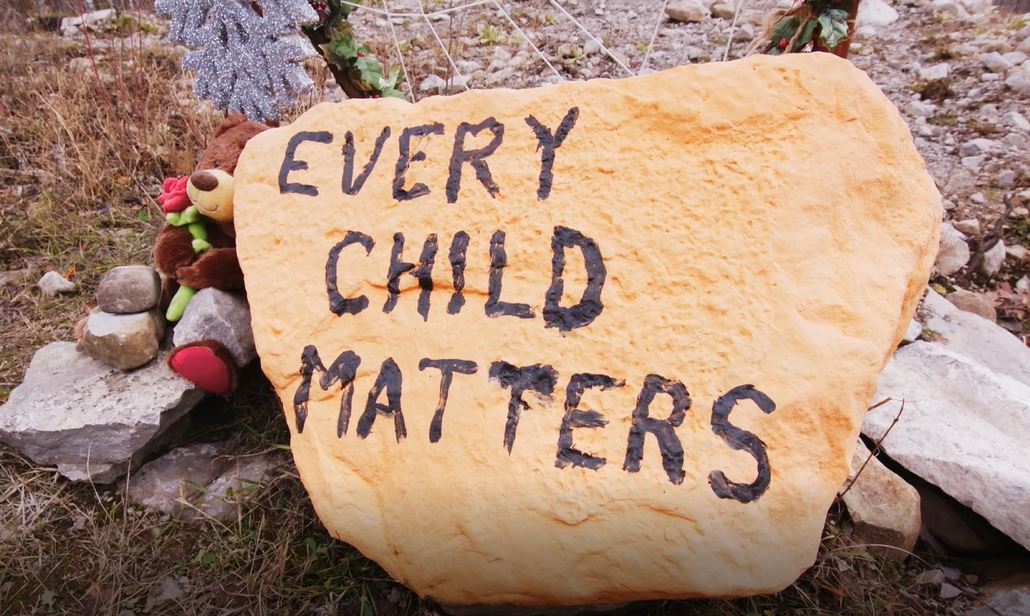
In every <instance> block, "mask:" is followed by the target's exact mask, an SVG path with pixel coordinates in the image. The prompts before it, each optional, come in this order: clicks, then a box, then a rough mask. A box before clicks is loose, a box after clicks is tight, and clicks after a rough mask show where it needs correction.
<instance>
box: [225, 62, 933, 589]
mask: <svg viewBox="0 0 1030 616" xmlns="http://www.w3.org/2000/svg"><path fill="white" fill-rule="evenodd" d="M236 177H237V191H238V192H237V200H236V207H237V210H236V229H237V232H238V247H239V255H240V261H241V264H242V266H243V270H244V274H245V277H246V284H247V291H248V297H249V300H250V302H251V308H252V314H253V325H254V334H255V341H256V345H257V349H258V353H259V355H260V357H261V361H262V367H263V369H264V371H265V372H266V374H267V375H268V376H269V378H270V379H271V381H272V383H273V384H274V385H275V387H276V389H277V390H278V392H279V395H280V397H281V399H282V402H283V407H284V409H285V412H286V416H287V420H288V423H289V426H290V429H291V431H292V436H293V438H292V449H293V453H294V456H295V458H296V462H297V466H298V468H299V470H300V475H301V477H302V479H303V481H304V484H305V486H306V487H307V490H308V492H309V493H310V495H311V499H312V502H313V503H314V506H315V509H316V510H317V512H318V514H319V516H320V517H321V519H322V521H323V522H324V523H325V525H326V526H327V527H328V528H329V530H330V531H331V532H332V533H333V534H334V535H335V536H337V537H339V538H341V539H344V540H345V541H347V542H349V543H351V544H353V545H355V546H356V547H357V548H359V549H360V550H361V551H362V552H363V553H365V554H366V555H368V556H370V557H371V558H373V559H375V560H376V561H378V562H379V563H380V564H381V565H382V566H383V567H384V568H385V569H386V570H387V571H389V572H390V574H391V575H393V576H394V577H396V578H397V579H398V580H400V581H402V582H404V583H405V584H407V585H409V586H410V587H412V588H413V589H414V590H416V591H417V592H419V593H421V594H423V595H427V596H430V597H432V598H434V599H437V600H439V601H441V602H443V603H447V604H452V605H467V604H486V605H506V604H507V605H542V604H552V605H572V604H584V603H610V602H619V601H627V600H634V599H644V598H661V597H691V596H730V595H746V594H752V593H766V592H772V591H776V590H779V589H782V588H784V587H785V586H787V585H788V584H790V583H791V582H792V581H793V580H794V579H795V578H796V577H797V576H798V575H799V574H800V573H801V572H802V571H803V570H804V569H805V568H806V567H808V566H809V565H810V564H811V563H812V562H813V559H814V558H815V554H816V550H817V547H818V544H819V539H820V533H821V530H822V527H823V522H824V516H825V513H826V511H827V508H828V507H829V505H830V503H831V501H832V500H833V498H834V495H835V494H836V493H837V489H838V488H839V487H840V485H841V484H842V483H843V482H844V480H845V479H846V478H847V476H848V468H849V461H850V458H851V454H852V449H853V447H854V444H855V439H856V437H857V435H858V430H859V424H860V421H861V418H862V415H863V412H864V411H865V409H866V406H867V404H868V402H869V399H870V397H871V395H872V393H873V390H874V388H875V386H876V377H877V374H878V373H879V371H880V369H881V368H882V367H883V366H884V363H885V362H886V361H887V358H888V357H889V355H890V352H891V351H892V350H893V349H894V347H895V346H896V343H897V342H898V340H899V339H900V338H901V336H902V335H903V333H904V331H905V328H906V326H907V325H908V323H909V319H910V318H911V316H912V313H913V311H914V309H915V306H916V302H917V301H918V299H919V296H920V294H921V292H922V290H923V288H925V284H926V280H927V276H928V272H929V270H930V267H931V265H932V264H933V262H934V256H935V251H936V247H937V243H938V228H939V224H940V216H941V209H940V203H939V196H938V194H937V193H936V191H935V189H934V186H933V183H932V182H931V180H930V178H929V177H928V175H927V173H926V171H925V168H924V165H923V162H922V161H921V160H920V158H919V156H918V154H917V153H916V150H915V149H914V147H913V145H912V142H911V138H910V135H909V132H908V130H907V129H906V127H905V125H904V123H903V122H902V120H901V118H900V116H899V115H898V112H897V110H896V109H895V108H894V107H893V106H892V105H891V104H890V103H889V102H888V101H887V99H886V98H885V97H884V96H883V94H882V93H880V92H879V91H878V90H877V88H876V87H875V86H874V85H873V84H872V82H870V80H869V79H868V78H867V77H866V76H865V75H864V74H863V73H861V72H860V71H858V70H857V69H855V68H853V67H852V66H851V65H850V64H848V63H847V62H845V61H842V60H839V59H836V58H833V57H831V56H828V55H821V54H816V55H805V56H791V57H788V58H780V59H772V58H767V57H758V58H752V59H748V60H745V61H739V62H732V63H721V64H710V65H704V66H691V67H686V68H680V69H675V70H671V71H666V72H662V73H657V74H654V75H648V76H645V77H638V78H633V79H627V80H624V81H606V80H598V81H591V82H587V83H572V84H563V85H559V86H554V87H549V88H544V89H537V90H526V91H518V92H516V91H490V92H470V93H466V94H462V95H460V96H455V97H447V98H445V97H434V98H428V99H425V100H423V101H421V102H420V103H418V104H416V105H411V104H408V103H406V102H403V101H398V100H378V101H347V102H344V103H339V104H324V105H320V106H318V107H315V108H314V109H312V110H310V111H308V112H307V113H305V114H304V115H303V116H301V117H300V118H299V119H298V120H297V121H296V122H294V123H293V124H292V125H290V126H285V127H282V128H278V129H275V130H270V131H268V132H265V133H262V134H261V135H258V136H257V137H255V138H254V139H253V140H252V141H251V142H250V143H249V144H248V146H247V148H246V150H245V152H244V153H243V156H242V158H241V161H240V164H239V167H238V168H237V170H236Z"/></svg>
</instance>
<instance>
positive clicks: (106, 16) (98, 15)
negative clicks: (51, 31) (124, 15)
mask: <svg viewBox="0 0 1030 616" xmlns="http://www.w3.org/2000/svg"><path fill="white" fill-rule="evenodd" d="M116 14H117V11H115V10H114V9H103V10H100V11H91V12H89V13H85V14H83V15H76V16H74V17H65V18H64V19H62V20H61V34H63V35H64V36H71V35H73V34H76V33H77V32H78V31H79V29H80V28H82V26H85V25H90V24H96V23H101V22H105V21H108V20H110V19H114V17H115V15H116Z"/></svg>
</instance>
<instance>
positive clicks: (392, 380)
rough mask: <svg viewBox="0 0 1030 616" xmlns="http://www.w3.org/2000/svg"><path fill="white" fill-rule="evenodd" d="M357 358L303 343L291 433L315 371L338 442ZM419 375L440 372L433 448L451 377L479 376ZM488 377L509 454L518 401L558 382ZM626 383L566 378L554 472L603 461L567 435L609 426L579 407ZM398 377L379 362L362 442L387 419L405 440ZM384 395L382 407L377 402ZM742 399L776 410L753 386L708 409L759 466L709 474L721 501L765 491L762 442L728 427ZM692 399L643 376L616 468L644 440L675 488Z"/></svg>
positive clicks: (499, 374)
mask: <svg viewBox="0 0 1030 616" xmlns="http://www.w3.org/2000/svg"><path fill="white" fill-rule="evenodd" d="M360 365H361V357H360V356H358V354H357V353H354V352H353V351H349V350H347V351H344V352H342V353H340V355H339V356H338V357H337V358H336V359H335V360H334V361H333V362H332V364H330V366H329V367H328V368H326V367H325V364H324V363H323V362H322V359H321V357H319V354H318V350H317V348H316V347H315V346H314V345H308V346H307V347H305V348H304V351H303V353H302V354H301V367H300V374H301V377H302V379H301V383H300V385H298V387H297V390H296V392H295V393H294V396H293V411H294V419H295V422H296V427H297V433H298V434H301V433H303V432H304V424H305V422H306V421H307V417H308V400H309V397H310V393H311V382H312V380H313V379H314V376H315V373H316V372H317V373H318V374H319V378H318V384H319V386H320V387H321V388H322V390H323V391H329V389H330V388H332V387H333V386H334V385H337V386H338V387H339V388H340V390H341V393H342V395H341V398H340V410H339V414H338V416H337V422H336V436H337V438H342V437H343V436H344V435H346V434H347V431H348V429H349V426H350V419H351V409H352V404H353V398H354V379H355V376H356V375H357V371H358V367H359V366H360ZM418 368H419V370H420V371H424V370H427V369H433V370H439V371H440V375H441V378H440V395H439V400H438V402H437V405H436V408H435V410H434V412H433V419H432V421H431V422H430V425H429V442H430V443H437V442H439V441H440V438H441V437H442V435H443V418H444V412H445V411H446V408H447V398H448V395H449V393H450V388H451V385H452V383H453V381H454V375H455V374H461V375H473V374H476V373H477V372H478V371H479V366H478V364H477V363H476V362H474V361H470V360H464V359H430V358H423V359H422V360H421V361H420V362H419V365H418ZM488 375H489V379H490V381H492V382H496V383H497V384H498V386H500V387H502V388H504V389H507V390H509V392H510V395H509V400H508V408H507V421H506V422H505V427H504V447H505V449H507V450H508V453H509V454H510V453H511V450H512V447H513V446H514V444H515V436H516V432H517V430H518V426H519V418H520V416H521V413H522V411H523V410H526V409H528V408H529V405H528V404H527V403H526V402H525V401H524V400H523V395H524V394H525V393H526V392H529V391H532V392H536V393H537V394H540V395H542V396H546V397H551V396H552V394H553V393H554V390H555V387H556V385H557V383H558V372H557V371H556V370H555V369H554V368H553V367H552V366H549V365H546V364H544V365H541V364H533V365H529V366H514V365H512V364H510V363H508V362H505V361H495V362H492V363H491V364H490V369H489V372H488ZM624 386H625V381H623V380H621V379H616V378H614V377H611V376H608V375H604V374H590V373H576V374H573V375H572V376H571V377H570V378H569V381H568V384H567V386H566V388H565V403H564V409H565V413H564V415H563V416H562V419H561V424H560V426H559V428H558V439H557V454H556V459H555V466H556V467H558V468H566V467H568V466H573V467H580V468H586V469H590V470H594V471H596V470H598V469H600V468H601V467H603V466H604V465H605V464H606V463H607V460H606V459H605V458H603V457H600V456H596V455H592V454H590V453H586V452H583V451H580V450H579V449H577V448H576V446H575V443H574V440H573V430H574V429H600V428H603V427H604V426H606V425H607V424H608V420H607V419H605V417H604V416H603V415H602V414H601V413H599V412H598V411H595V410H591V409H585V408H580V400H581V399H582V396H583V392H584V391H586V390H587V389H591V388H599V389H601V390H602V391H603V390H606V389H611V388H614V387H624ZM402 389H403V379H402V374H401V369H400V367H399V366H398V365H397V362H395V361H394V359H393V358H392V357H388V358H387V359H386V360H385V361H383V363H382V365H381V367H380V369H379V374H378V376H377V377H376V380H375V382H374V383H373V385H372V387H371V388H370V389H369V392H368V398H367V401H366V402H365V406H364V409H363V410H362V412H361V416H360V417H359V418H358V422H357V433H358V437H359V438H362V439H365V438H367V437H368V435H369V434H371V432H372V427H373V425H374V424H375V421H376V419H377V418H378V417H380V416H383V417H387V418H392V419H393V424H394V433H395V435H396V439H397V442H398V443H400V442H401V440H402V439H404V438H406V437H407V435H408V429H407V425H406V424H405V421H404V413H403V410H402V404H401V402H402ZM658 394H663V395H666V396H668V397H669V398H670V399H671V402H672V410H671V411H670V413H669V415H668V417H665V418H664V419H661V418H658V417H654V416H652V414H651V406H652V403H653V402H654V400H655V397H656V396H657V395H658ZM384 395H385V401H383V400H382V398H383V396H384ZM741 400H750V401H751V402H753V403H754V404H755V405H756V406H757V407H758V408H759V409H760V410H761V411H762V412H763V413H767V414H768V413H772V412H773V411H774V410H775V409H776V404H775V403H774V402H773V401H772V399H770V398H769V396H767V395H766V394H764V393H763V392H761V391H759V390H757V389H755V388H754V386H752V385H740V386H737V387H734V388H733V389H731V390H729V391H728V392H726V393H725V394H723V395H722V396H720V397H719V398H717V399H716V400H715V402H714V403H713V404H712V415H711V424H712V432H714V433H715V434H716V435H718V436H719V437H720V438H721V439H722V440H723V442H725V443H726V444H727V445H728V446H729V447H730V448H731V449H734V450H746V451H747V452H748V453H750V454H751V456H752V457H754V459H755V461H756V463H757V465H758V473H757V477H756V478H755V480H754V481H752V482H751V483H738V482H734V481H730V480H729V479H728V478H727V477H726V475H725V474H724V473H723V472H722V471H719V470H715V471H712V472H711V473H709V475H708V483H709V485H710V486H711V488H712V491H713V492H715V494H716V495H717V496H719V497H720V498H729V499H735V500H737V501H740V502H742V503H749V502H752V501H754V500H756V499H757V498H759V497H760V496H761V495H762V494H763V493H765V491H766V490H767V489H768V487H769V482H770V479H771V472H770V468H769V458H768V455H767V453H766V446H765V443H763V442H762V440H761V439H760V438H758V437H757V436H756V435H755V434H753V433H751V432H748V431H747V430H743V429H741V428H738V427H736V426H734V425H733V424H731V423H730V421H729V417H730V412H731V411H732V410H733V409H734V407H735V406H736V405H737V402H739V401H741ZM690 407H691V399H690V394H689V393H688V392H687V388H686V387H685V386H684V385H683V383H681V382H679V381H676V380H672V379H667V378H665V377H662V376H659V375H657V374H649V375H647V376H646V377H645V378H644V382H643V386H642V387H641V389H640V393H639V394H638V395H637V401H636V406H635V408H634V409H633V414H632V424H631V426H630V429H629V434H628V435H627V442H626V457H625V459H624V461H623V465H622V469H623V470H625V471H627V472H630V473H636V472H639V471H640V462H641V459H642V458H643V454H644V440H645V438H646V436H647V435H648V434H651V435H653V436H654V437H655V438H656V439H657V441H658V447H659V450H660V451H661V456H662V467H663V468H664V469H665V472H666V474H667V475H668V478H669V481H670V482H672V483H674V484H681V483H683V479H684V477H685V475H686V473H685V472H684V470H683V445H682V443H681V442H680V439H679V437H678V436H677V435H676V428H677V427H679V426H680V425H681V424H682V423H683V420H684V418H685V417H686V413H687V411H688V410H690Z"/></svg>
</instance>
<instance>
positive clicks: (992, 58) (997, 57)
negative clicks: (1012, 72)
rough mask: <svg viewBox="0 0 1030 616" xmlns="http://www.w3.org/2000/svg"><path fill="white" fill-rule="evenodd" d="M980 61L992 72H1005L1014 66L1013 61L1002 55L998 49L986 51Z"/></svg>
mask: <svg viewBox="0 0 1030 616" xmlns="http://www.w3.org/2000/svg"><path fill="white" fill-rule="evenodd" d="M980 62H982V63H983V65H984V66H985V67H986V68H987V70H989V71H991V72H992V73H1004V72H1005V71H1007V70H1009V69H1010V68H1012V63H1011V62H1009V61H1008V60H1006V59H1005V58H1004V57H1002V55H1001V54H1000V53H998V52H997V51H992V52H990V53H985V54H984V55H982V56H981V57H980Z"/></svg>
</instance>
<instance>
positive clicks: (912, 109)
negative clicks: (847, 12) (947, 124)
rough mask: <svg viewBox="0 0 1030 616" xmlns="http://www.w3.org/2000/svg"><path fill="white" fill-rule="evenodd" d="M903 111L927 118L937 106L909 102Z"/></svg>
mask: <svg viewBox="0 0 1030 616" xmlns="http://www.w3.org/2000/svg"><path fill="white" fill-rule="evenodd" d="M859 6H861V5H859ZM905 110H906V111H908V112H909V113H910V114H912V115H914V116H916V117H918V118H927V117H930V116H932V115H933V114H935V113H936V112H937V106H936V105H934V104H932V103H927V102H924V101H910V102H909V103H908V104H907V105H905Z"/></svg>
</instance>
